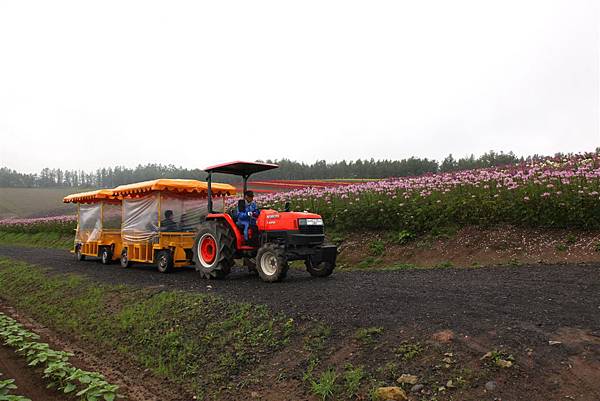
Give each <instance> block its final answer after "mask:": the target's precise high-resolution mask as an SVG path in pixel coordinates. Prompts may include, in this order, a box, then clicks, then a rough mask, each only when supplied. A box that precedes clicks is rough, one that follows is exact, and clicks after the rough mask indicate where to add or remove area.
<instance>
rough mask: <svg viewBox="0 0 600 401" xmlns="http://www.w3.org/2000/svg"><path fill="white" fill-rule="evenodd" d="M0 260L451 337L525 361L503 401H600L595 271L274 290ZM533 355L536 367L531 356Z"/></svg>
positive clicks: (47, 253)
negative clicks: (514, 354) (507, 351)
mask: <svg viewBox="0 0 600 401" xmlns="http://www.w3.org/2000/svg"><path fill="white" fill-rule="evenodd" d="M0 256H7V257H11V258H15V259H21V260H23V261H26V262H29V263H34V264H38V265H41V266H45V267H48V268H49V269H50V272H51V273H52V274H65V273H78V274H84V275H86V276H88V277H89V278H90V279H91V280H94V281H97V282H100V283H110V284H128V285H135V286H142V287H154V288H157V287H158V288H160V287H164V288H165V289H178V290H183V291H194V292H210V293H215V294H219V295H221V296H224V297H226V298H230V299H233V300H236V301H249V302H253V303H259V304H265V305H267V306H269V307H270V308H272V309H273V310H275V311H280V312H283V313H285V314H286V315H287V316H289V317H293V318H295V319H299V320H304V319H319V320H321V321H324V322H326V323H328V324H330V325H331V326H333V327H334V329H335V332H337V333H341V334H340V335H341V336H343V335H348V333H350V334H351V333H353V332H354V330H355V329H356V328H358V327H368V326H383V327H384V328H386V330H385V333H388V335H389V336H392V337H394V336H399V337H402V336H406V335H407V334H406V333H411V334H410V335H417V336H419V337H420V338H427V337H429V338H435V336H433V337H432V334H433V333H436V332H441V331H442V330H444V331H445V332H449V331H451V332H452V333H453V335H454V336H455V337H456V339H458V340H459V341H457V342H456V343H455V344H454V345H453V350H454V352H458V353H462V355H465V353H467V354H469V355H471V358H472V362H474V364H475V365H474V366H476V365H477V364H479V363H480V362H479V359H480V357H481V355H483V354H484V353H485V352H486V351H489V350H490V349H493V348H496V347H504V346H507V347H508V349H511V350H514V351H515V352H517V353H518V354H517V358H518V359H519V361H520V366H521V368H520V369H521V370H518V371H514V373H512V371H511V372H509V373H508V374H509V375H512V376H510V377H508V378H506V377H505V378H504V379H503V378H502V377H503V376H502V375H500V376H499V378H500V379H498V380H500V381H499V383H504V385H503V386H504V387H503V398H502V399H507V400H521V399H523V398H522V397H523V396H524V395H527V397H528V398H527V399H530V400H544V401H546V400H548V399H563V398H564V399H574V400H582V401H591V400H596V399H600V386H598V382H599V380H600V375H599V373H598V372H600V266H596V265H552V266H550V265H547V266H522V267H494V268H480V269H460V268H444V269H429V270H404V271H350V272H336V273H334V275H333V276H331V277H329V278H327V279H316V278H312V277H310V276H309V275H308V274H307V273H306V272H304V271H300V270H291V271H290V274H289V276H288V279H287V280H286V281H284V282H282V283H275V284H267V283H263V282H262V281H260V280H259V279H258V278H257V277H255V276H249V275H248V274H247V273H246V272H245V271H244V270H242V269H237V270H234V272H233V273H232V274H231V275H230V276H229V277H228V278H227V279H226V280H221V281H215V280H211V281H207V280H203V279H201V278H200V276H199V275H198V274H197V273H196V272H195V271H194V270H193V269H185V270H179V271H177V272H175V273H172V274H166V275H165V274H160V273H158V272H157V271H156V270H155V268H154V267H152V266H143V265H137V266H136V265H134V266H132V267H130V268H128V269H123V268H121V267H120V266H118V265H116V264H115V265H110V266H103V265H102V264H100V263H99V262H97V261H93V260H90V261H84V262H77V261H75V260H74V258H73V257H72V255H71V254H69V253H68V252H66V251H61V250H52V249H38V248H16V247H9V246H0ZM343 333H346V334H343ZM340 340H343V338H340ZM386 341H387V340H386ZM550 341H552V343H551V342H550ZM390 342H391V343H394V342H395V341H394V340H393V339H391V340H390ZM396 342H397V341H396ZM342 343H343V341H342ZM346 343H347V342H346ZM552 344H560V345H559V346H556V345H552ZM382 352H383V353H385V352H386V351H385V350H383V351H380V354H381V353H382ZM531 352H533V355H534V356H535V359H531V357H529V356H528V355H530V354H531ZM372 358H373V361H371V362H368V361H364V362H365V363H366V364H367V365H369V366H371V365H372V366H378V364H380V363H381V360H382V358H383V357H382V355H379V354H377V355H375V354H373V355H372ZM467 364H468V362H467ZM425 369H428V368H425ZM503 380H504V381H503ZM541 389H544V390H543V391H540V390H541ZM482 394H485V392H484V393H481V390H480V389H477V388H475V389H473V390H472V391H471V393H463V394H462V395H461V397H463V399H465V400H472V399H473V400H475V399H488V398H489V397H488V398H481V395H482ZM490 396H492V395H490ZM565 397H566V398H565ZM492 398H493V397H492ZM492 398H489V399H492ZM494 399H497V398H494Z"/></svg>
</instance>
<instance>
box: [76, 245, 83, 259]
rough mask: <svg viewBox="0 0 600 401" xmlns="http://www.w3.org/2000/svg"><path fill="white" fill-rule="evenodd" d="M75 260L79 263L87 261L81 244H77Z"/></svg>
mask: <svg viewBox="0 0 600 401" xmlns="http://www.w3.org/2000/svg"><path fill="white" fill-rule="evenodd" d="M75 259H76V260H77V261H78V262H81V261H82V260H85V255H84V254H83V253H81V244H77V245H76V246H75Z"/></svg>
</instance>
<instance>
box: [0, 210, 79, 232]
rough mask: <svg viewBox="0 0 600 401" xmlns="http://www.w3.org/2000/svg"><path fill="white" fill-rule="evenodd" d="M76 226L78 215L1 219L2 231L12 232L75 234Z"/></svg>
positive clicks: (0, 227)
mask: <svg viewBox="0 0 600 401" xmlns="http://www.w3.org/2000/svg"><path fill="white" fill-rule="evenodd" d="M76 227H77V216H76V215H66V216H54V217H40V218H33V219H4V220H0V231H3V232H10V233H30V234H34V233H39V232H53V233H61V234H74V230H75V228H76Z"/></svg>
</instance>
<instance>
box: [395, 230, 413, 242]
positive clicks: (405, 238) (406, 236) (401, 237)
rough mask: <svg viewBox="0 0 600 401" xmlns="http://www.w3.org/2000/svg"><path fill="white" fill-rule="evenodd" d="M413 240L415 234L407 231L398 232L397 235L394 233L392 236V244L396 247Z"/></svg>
mask: <svg viewBox="0 0 600 401" xmlns="http://www.w3.org/2000/svg"><path fill="white" fill-rule="evenodd" d="M414 238H415V234H414V233H412V232H410V231H408V230H400V231H398V232H397V233H395V234H394V235H392V238H391V240H392V242H394V243H396V244H398V245H403V244H406V243H407V242H410V241H412V240H413V239H414Z"/></svg>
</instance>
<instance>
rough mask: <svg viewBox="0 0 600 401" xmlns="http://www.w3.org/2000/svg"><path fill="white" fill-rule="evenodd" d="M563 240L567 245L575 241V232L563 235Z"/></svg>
mask: <svg viewBox="0 0 600 401" xmlns="http://www.w3.org/2000/svg"><path fill="white" fill-rule="evenodd" d="M565 242H566V243H567V244H569V245H573V244H575V243H576V242H577V237H576V236H575V234H573V233H569V234H567V236H566V237H565Z"/></svg>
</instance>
